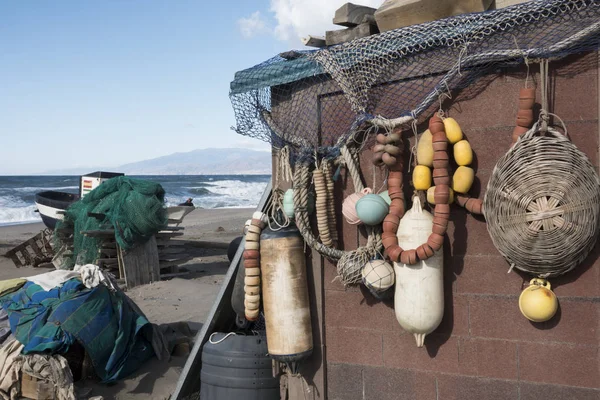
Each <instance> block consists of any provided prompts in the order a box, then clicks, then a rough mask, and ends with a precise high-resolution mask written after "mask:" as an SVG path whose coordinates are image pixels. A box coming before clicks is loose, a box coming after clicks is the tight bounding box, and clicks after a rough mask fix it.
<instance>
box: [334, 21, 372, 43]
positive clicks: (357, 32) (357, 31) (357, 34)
mask: <svg viewBox="0 0 600 400" xmlns="http://www.w3.org/2000/svg"><path fill="white" fill-rule="evenodd" d="M376 33H379V30H378V29H377V26H373V25H372V24H370V23H364V24H360V25H358V26H355V27H354V28H348V29H340V30H337V31H327V32H325V41H326V43H327V46H333V45H336V44H341V43H346V42H350V41H352V40H354V39H359V38H363V37H367V36H371V35H374V34H376Z"/></svg>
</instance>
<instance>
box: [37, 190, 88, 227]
mask: <svg viewBox="0 0 600 400" xmlns="http://www.w3.org/2000/svg"><path fill="white" fill-rule="evenodd" d="M77 200H79V195H77V194H73V193H66V192H56V191H54V190H48V191H45V192H39V193H36V195H35V205H36V207H37V210H38V212H39V213H40V216H41V217H42V222H43V223H44V225H46V226H47V227H48V228H49V229H54V228H55V227H56V223H57V222H58V221H59V220H62V219H63V215H62V214H61V213H60V212H61V211H64V210H66V209H67V208H69V206H70V205H71V204H73V203H75V202H76V201H77Z"/></svg>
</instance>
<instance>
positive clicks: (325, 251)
mask: <svg viewBox="0 0 600 400" xmlns="http://www.w3.org/2000/svg"><path fill="white" fill-rule="evenodd" d="M309 168H310V167H309V165H308V164H297V165H296V172H295V173H294V210H295V218H296V226H297V227H298V230H299V231H300V233H301V234H302V237H303V238H304V241H305V242H306V244H307V245H308V246H310V247H311V248H312V249H315V250H316V251H318V252H319V253H320V254H322V255H323V256H325V257H328V258H330V259H332V260H338V259H340V258H341V257H342V256H343V255H344V252H343V251H342V250H337V249H333V248H330V247H327V246H324V245H323V244H322V243H321V242H319V241H318V240H317V239H316V238H315V236H314V235H313V234H312V231H311V229H310V221H309V218H308V209H307V205H308V184H309V179H310V172H309Z"/></svg>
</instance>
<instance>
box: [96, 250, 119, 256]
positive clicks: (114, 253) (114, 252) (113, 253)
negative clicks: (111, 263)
mask: <svg viewBox="0 0 600 400" xmlns="http://www.w3.org/2000/svg"><path fill="white" fill-rule="evenodd" d="M99 252H100V254H103V255H105V256H113V257H116V256H117V249H103V248H101V249H100V250H99Z"/></svg>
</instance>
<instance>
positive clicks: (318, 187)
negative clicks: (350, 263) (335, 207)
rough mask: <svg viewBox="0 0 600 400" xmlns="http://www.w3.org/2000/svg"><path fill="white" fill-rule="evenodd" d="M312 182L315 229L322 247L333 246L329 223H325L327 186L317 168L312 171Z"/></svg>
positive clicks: (321, 172)
mask: <svg viewBox="0 0 600 400" xmlns="http://www.w3.org/2000/svg"><path fill="white" fill-rule="evenodd" d="M313 181H314V183H315V192H316V195H317V202H316V210H317V228H318V229H319V236H320V238H321V242H322V243H323V245H325V246H327V247H331V246H333V241H332V240H331V235H330V234H329V222H328V221H327V185H326V184H325V177H324V176H323V171H321V170H320V169H319V168H317V169H315V170H314V171H313Z"/></svg>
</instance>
